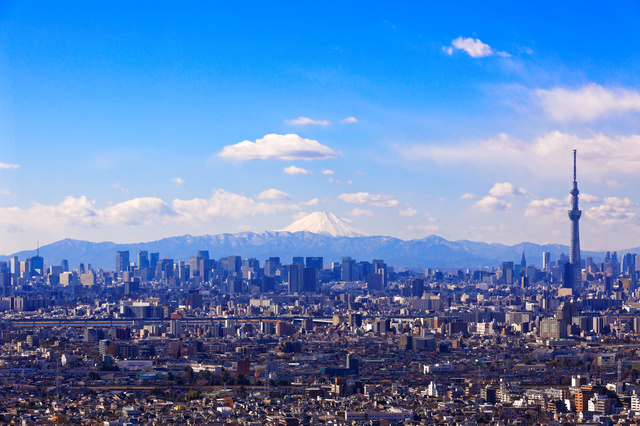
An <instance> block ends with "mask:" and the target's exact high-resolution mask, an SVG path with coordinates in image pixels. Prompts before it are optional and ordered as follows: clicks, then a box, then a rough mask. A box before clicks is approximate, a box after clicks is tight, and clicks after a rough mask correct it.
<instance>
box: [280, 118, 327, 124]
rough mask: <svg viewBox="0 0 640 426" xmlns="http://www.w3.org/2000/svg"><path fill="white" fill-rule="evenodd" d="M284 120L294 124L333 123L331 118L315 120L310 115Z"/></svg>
mask: <svg viewBox="0 0 640 426" xmlns="http://www.w3.org/2000/svg"><path fill="white" fill-rule="evenodd" d="M284 122H285V123H287V124H290V125H292V126H308V125H310V124H311V125H315V126H328V125H329V124H331V122H330V121H329V120H314V119H312V118H309V117H298V118H294V119H293V120H284Z"/></svg>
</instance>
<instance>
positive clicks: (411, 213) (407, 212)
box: [398, 207, 418, 217]
mask: <svg viewBox="0 0 640 426" xmlns="http://www.w3.org/2000/svg"><path fill="white" fill-rule="evenodd" d="M417 214H418V210H416V209H415V208H413V207H407V208H406V209H404V210H400V211H399V212H398V215H399V216H402V217H413V216H415V215H417Z"/></svg>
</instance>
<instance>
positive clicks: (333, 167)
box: [0, 2, 640, 254]
mask: <svg viewBox="0 0 640 426" xmlns="http://www.w3.org/2000/svg"><path fill="white" fill-rule="evenodd" d="M547 4H548V5H551V3H547ZM278 6H279V7H274V6H273V5H270V4H264V3H260V2H248V3H244V4H242V5H215V6H213V5H198V6H194V7H192V8H181V7H178V6H176V5H173V4H171V3H164V4H160V5H158V4H156V3H154V4H153V6H152V5H151V4H145V3H140V4H137V5H128V4H125V3H110V4H109V5H94V4H92V5H83V4H75V5H72V4H48V3H42V2H6V3H4V4H3V5H2V6H0V147H1V149H2V151H1V152H2V154H1V155H0V177H1V178H2V179H1V180H0V235H1V236H2V238H1V241H2V242H1V243H0V254H11V253H14V252H18V251H20V250H25V249H33V248H35V247H36V245H37V243H38V241H39V242H40V245H46V244H50V243H53V242H55V241H58V240H61V239H63V238H67V237H68V238H74V239H81V240H88V241H95V242H99V241H113V242H116V243H136V242H145V241H154V240H158V239H161V238H165V237H171V236H179V235H185V234H192V235H204V234H219V233H224V232H227V233H236V232H241V231H253V232H263V231H265V230H277V229H282V228H284V227H286V226H288V225H289V224H290V223H292V222H293V221H294V220H295V219H298V218H300V217H302V216H304V215H306V214H309V213H311V212H314V211H329V212H332V213H334V214H336V215H337V216H339V217H342V218H345V219H349V220H350V221H351V223H352V224H353V225H354V227H355V228H358V229H360V230H362V231H363V232H364V233H366V234H367V235H389V236H393V237H397V238H401V239H405V240H412V239H419V238H423V237H425V236H428V235H431V234H435V235H439V236H442V237H444V238H446V239H448V240H461V239H467V240H472V241H483V242H490V243H491V242H498V243H503V244H517V243H520V242H523V241H529V242H533V243H538V244H548V243H560V244H567V243H568V242H569V236H568V233H567V216H566V214H567V209H569V208H571V204H570V196H568V195H567V191H566V182H567V179H568V176H569V171H568V167H567V164H569V162H570V159H571V155H572V151H573V150H574V149H577V150H578V152H579V153H580V186H581V193H580V201H581V207H582V217H581V221H582V227H581V232H580V233H581V235H580V242H581V247H582V249H583V250H593V251H595V250H611V251H615V250H619V251H620V250H624V249H628V248H632V247H637V246H638V245H639V244H638V240H637V239H634V236H637V235H638V231H639V230H640V228H639V226H638V218H637V204H638V202H640V200H639V199H638V195H637V193H638V191H636V189H637V184H636V183H635V182H636V180H637V177H638V174H639V173H640V167H638V166H640V124H639V123H638V120H637V114H638V111H640V77H638V75H637V72H636V70H637V64H638V62H639V61H640V57H638V54H637V53H635V52H637V46H636V45H637V43H638V42H637V41H636V40H637V36H636V32H637V30H636V29H637V23H638V21H640V7H639V6H638V5H637V4H636V3H633V2H621V3H616V4H615V5H613V6H608V7H607V10H604V11H603V10H601V9H600V8H596V7H595V3H593V4H589V3H586V4H582V5H581V6H582V7H580V8H575V7H571V5H557V4H555V3H554V7H553V10H554V13H553V14H550V13H549V9H548V8H546V7H545V4H544V3H543V4H541V5H540V6H538V8H537V10H529V9H525V8H524V7H520V6H518V5H512V4H510V3H500V4H496V5H494V8H495V10H491V11H489V10H485V9H483V8H482V6H481V5H477V4H474V3H461V4H459V6H457V7H447V6H439V5H423V4H420V3H407V4H403V5H399V6H398V5H396V6H394V7H393V8H392V9H391V8H386V7H384V6H383V5H378V4H373V5H368V6H367V7H363V5H362V4H357V3H355V4H349V5H342V4H340V5H338V4H337V3H329V4H327V5H326V6H323V8H319V7H318V8H315V9H314V8H312V7H311V6H306V7H301V6H299V5H294V4H293V3H280V4H279V5H278ZM337 6H339V8H340V9H339V10H338V7H337Z"/></svg>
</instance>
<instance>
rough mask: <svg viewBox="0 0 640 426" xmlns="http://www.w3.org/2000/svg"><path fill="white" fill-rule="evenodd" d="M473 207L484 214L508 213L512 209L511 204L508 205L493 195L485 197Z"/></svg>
mask: <svg viewBox="0 0 640 426" xmlns="http://www.w3.org/2000/svg"><path fill="white" fill-rule="evenodd" d="M473 205H474V207H476V208H477V209H478V210H480V211H483V212H495V211H506V210H510V209H511V204H510V203H507V202H506V201H504V200H501V199H499V198H496V197H493V196H491V195H487V196H485V197H483V198H482V199H481V200H478V201H476V202H475V203H474V204H473Z"/></svg>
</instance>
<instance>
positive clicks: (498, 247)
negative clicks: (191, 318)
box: [0, 231, 640, 270]
mask: <svg viewBox="0 0 640 426" xmlns="http://www.w3.org/2000/svg"><path fill="white" fill-rule="evenodd" d="M39 250H40V255H41V256H43V257H44V260H45V263H46V264H47V265H59V264H60V262H61V261H62V259H67V260H68V261H69V265H70V266H71V267H72V268H75V267H77V266H78V265H79V264H80V262H82V263H85V265H86V264H91V265H92V267H94V268H102V269H106V270H112V269H114V268H115V252H116V250H129V251H130V253H131V254H130V259H131V261H133V262H136V261H137V252H138V250H147V251H148V252H159V253H160V257H161V258H173V259H174V261H180V260H184V261H188V260H189V256H194V255H195V254H196V253H197V252H198V250H209V254H210V257H211V258H212V259H220V258H222V257H225V256H231V255H239V256H242V257H243V258H247V257H255V258H257V259H258V260H259V261H260V262H261V263H262V262H263V261H264V260H265V259H267V258H268V257H272V256H279V257H280V258H281V262H282V263H289V262H290V260H291V258H292V257H293V256H322V257H324V261H325V264H328V263H330V262H332V261H335V262H338V261H340V260H341V259H342V256H351V257H352V258H354V259H356V260H358V261H360V260H366V261H371V260H372V259H383V260H384V261H385V262H386V263H387V264H389V265H393V266H396V267H399V268H426V267H429V268H479V267H486V266H493V267H496V266H499V265H500V264H501V263H502V262H503V261H513V262H515V263H519V262H520V258H521V256H522V252H523V251H524V252H525V256H526V258H527V263H528V264H535V265H536V266H538V267H540V266H541V258H542V252H543V251H548V252H550V253H551V259H552V260H557V259H558V257H559V256H560V254H561V253H564V254H566V255H568V254H569V247H568V246H565V245H561V244H545V245H540V244H535V243H529V242H522V243H518V244H515V245H512V246H509V245H505V244H501V243H483V242H476V241H469V240H458V241H449V240H446V239H444V238H442V237H440V236H437V235H429V236H427V237H424V238H421V239H415V240H401V239H399V238H395V237H389V236H362V237H340V236H337V237H333V236H327V235H322V234H315V233H312V232H309V231H300V232H288V231H266V232H263V233H254V232H242V233H237V234H230V233H224V234H205V235H201V236H193V235H189V234H186V235H182V236H174V237H166V238H163V239H160V240H156V241H150V242H140V243H124V244H120V243H114V242H111V241H103V242H90V241H85V240H74V239H71V238H65V239H63V240H59V241H57V242H54V243H52V244H48V245H45V246H42V247H40V249H39ZM634 250H635V251H640V249H628V250H623V251H619V255H621V254H623V253H625V252H630V251H634ZM35 253H36V251H35V250H25V251H21V252H18V253H14V254H12V255H8V256H0V259H2V260H8V259H9V258H10V257H11V256H14V255H15V256H18V258H19V259H20V260H24V259H26V258H28V257H31V256H34V255H35ZM587 256H592V257H593V258H594V261H596V262H597V261H602V258H603V257H604V253H603V252H589V251H583V252H582V257H583V258H584V257H587Z"/></svg>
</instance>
